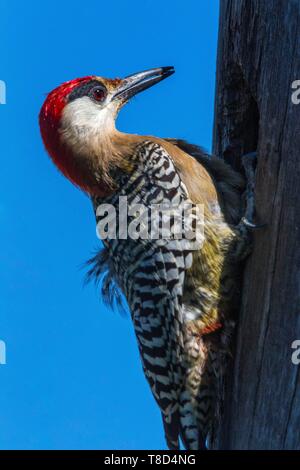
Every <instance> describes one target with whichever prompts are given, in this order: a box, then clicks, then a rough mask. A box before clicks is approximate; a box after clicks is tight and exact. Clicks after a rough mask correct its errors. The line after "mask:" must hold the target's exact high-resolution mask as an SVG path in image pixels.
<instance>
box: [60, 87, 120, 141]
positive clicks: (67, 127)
mask: <svg viewBox="0 0 300 470" xmlns="http://www.w3.org/2000/svg"><path fill="white" fill-rule="evenodd" d="M114 121H115V118H114V108H113V104H112V103H109V104H108V105H106V106H104V107H102V108H101V107H100V106H99V105H98V104H97V103H94V102H93V101H92V100H91V99H90V98H89V97H88V96H83V97H82V98H77V99H76V100H74V101H71V102H70V103H68V104H67V105H66V106H65V108H64V110H63V113H62V118H61V127H60V130H61V134H62V137H63V138H64V139H66V140H71V141H74V140H78V139H80V137H81V138H82V139H84V140H85V138H86V137H87V135H89V134H91V133H93V134H95V133H99V134H103V135H104V134H106V133H107V132H109V131H110V130H113V129H114V126H115V122H114Z"/></svg>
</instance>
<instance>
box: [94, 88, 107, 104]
mask: <svg viewBox="0 0 300 470" xmlns="http://www.w3.org/2000/svg"><path fill="white" fill-rule="evenodd" d="M91 95H92V97H93V99H94V100H95V101H98V102H102V101H104V100H105V98H106V90H105V88H103V87H102V86H96V87H95V88H93V89H92V92H91Z"/></svg>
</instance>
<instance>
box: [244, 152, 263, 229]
mask: <svg viewBox="0 0 300 470" xmlns="http://www.w3.org/2000/svg"><path fill="white" fill-rule="evenodd" d="M256 161H257V152H250V153H247V154H245V155H243V157H242V165H243V167H244V170H245V175H246V180H247V186H246V210H245V213H244V216H243V217H242V219H241V222H240V226H243V227H246V228H247V229H249V230H256V229H260V228H263V227H265V226H266V224H257V223H255V222H254V213H255V202H254V187H255V167H256Z"/></svg>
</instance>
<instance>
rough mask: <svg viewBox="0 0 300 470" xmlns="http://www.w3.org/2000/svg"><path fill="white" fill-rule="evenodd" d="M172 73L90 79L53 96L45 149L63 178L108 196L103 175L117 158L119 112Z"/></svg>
mask: <svg viewBox="0 0 300 470" xmlns="http://www.w3.org/2000/svg"><path fill="white" fill-rule="evenodd" d="M172 73H174V69H173V67H161V68H155V69H151V70H147V71H145V72H139V73H135V74H133V75H129V76H128V77H125V78H124V79H119V78H116V79H107V78H102V77H97V76H87V77H83V78H78V79H75V80H71V81H68V82H65V83H63V84H62V85H60V86H59V87H57V88H55V89H54V90H53V91H51V92H50V93H49V95H48V96H47V98H46V100H45V102H44V104H43V106H42V109H41V112H40V117H39V122H40V129H41V135H42V138H43V141H44V144H45V147H46V149H47V151H48V153H49V155H50V156H51V158H52V159H53V161H54V163H55V164H56V165H57V167H58V168H59V169H60V170H61V171H62V173H63V174H64V175H65V176H66V177H67V178H69V179H70V180H71V181H72V182H73V183H74V184H75V185H77V186H79V187H81V188H82V189H83V190H85V191H87V192H89V193H94V194H95V193H96V194H97V193H98V194H99V193H101V194H102V193H105V191H106V189H107V188H106V187H105V185H107V184H109V183H108V181H106V183H105V181H104V180H105V178H103V175H105V174H107V173H108V171H109V168H108V167H109V165H110V163H111V160H112V159H113V158H114V154H117V153H118V149H116V148H114V147H116V145H117V142H118V134H119V133H117V131H116V129H115V119H116V117H117V115H118V112H119V110H120V108H121V107H122V106H123V105H124V104H125V103H127V101H128V100H129V99H130V98H131V97H133V96H134V95H136V94H137V93H140V92H141V91H143V90H146V89H147V88H149V87H151V86H152V85H154V84H156V83H158V82H160V81H161V80H163V79H165V78H167V77H168V76H170V75H171V74H172ZM114 140H115V142H114ZM102 180H103V181H102ZM101 183H103V187H102V188H101Z"/></svg>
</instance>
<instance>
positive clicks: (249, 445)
mask: <svg viewBox="0 0 300 470" xmlns="http://www.w3.org/2000/svg"><path fill="white" fill-rule="evenodd" d="M220 7H221V8H220V25H219V44H218V59H217V85H216V98H215V124H214V153H215V154H216V155H217V156H219V157H221V158H224V159H225V160H226V161H227V162H229V163H230V164H232V165H233V166H234V167H235V168H238V169H239V168H240V157H241V155H242V154H244V153H247V152H250V151H253V150H256V149H257V151H258V165H257V172H256V209H257V219H258V221H259V222H265V223H267V226H266V227H265V228H263V229H259V230H257V231H256V232H255V235H254V249H253V253H252V255H251V256H250V258H249V259H248V261H247V263H246V268H245V273H244V283H243V293H242V301H241V302H242V305H241V312H240V317H239V321H238V327H237V333H236V335H237V337H236V346H235V352H234V360H233V361H232V363H231V364H230V367H229V377H228V380H227V387H226V389H227V390H226V396H225V409H224V415H223V418H222V421H221V425H220V428H219V430H218V433H217V439H216V442H215V444H214V447H215V448H218V449H300V377H299V366H297V365H294V364H293V362H292V353H293V349H292V343H293V341H294V340H297V339H300V250H299V241H300V233H299V225H300V187H299V185H300V104H299V105H297V104H293V100H292V94H293V92H294V90H293V88H292V83H293V82H294V81H295V80H297V79H298V80H299V79H300V1H299V0H221V1H220ZM294 101H295V100H294Z"/></svg>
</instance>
